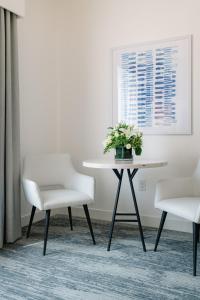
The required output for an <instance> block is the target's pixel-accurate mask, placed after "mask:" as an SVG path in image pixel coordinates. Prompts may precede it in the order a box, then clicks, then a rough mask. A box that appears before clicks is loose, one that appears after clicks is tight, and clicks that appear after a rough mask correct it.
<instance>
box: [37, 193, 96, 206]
mask: <svg viewBox="0 0 200 300" xmlns="http://www.w3.org/2000/svg"><path fill="white" fill-rule="evenodd" d="M41 196H42V199H43V203H44V210H47V209H54V208H62V207H68V206H79V205H84V204H89V203H92V202H93V199H91V198H90V197H89V196H88V195H86V194H84V193H81V192H79V191H74V190H68V189H55V190H52V189H50V190H45V191H41Z"/></svg>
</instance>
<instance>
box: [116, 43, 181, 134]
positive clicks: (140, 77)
mask: <svg viewBox="0 0 200 300" xmlns="http://www.w3.org/2000/svg"><path fill="white" fill-rule="evenodd" d="M177 54H178V47H177V46H172V47H163V48H155V49H153V50H151V49H150V50H146V51H131V52H129V51H127V52H122V53H121V55H120V72H119V97H120V102H119V103H120V119H121V120H122V121H124V122H127V123H130V124H136V125H138V127H140V128H149V127H156V126H170V125H172V124H176V122H177V115H176V87H177Z"/></svg>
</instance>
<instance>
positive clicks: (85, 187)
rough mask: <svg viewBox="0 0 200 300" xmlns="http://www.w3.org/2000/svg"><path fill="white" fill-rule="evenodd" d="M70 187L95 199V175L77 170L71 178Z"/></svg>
mask: <svg viewBox="0 0 200 300" xmlns="http://www.w3.org/2000/svg"><path fill="white" fill-rule="evenodd" d="M70 187H71V188H72V189H74V190H77V191H79V192H82V193H84V194H86V195H88V196H89V197H90V198H91V199H93V200H94V190H95V180H94V178H93V177H91V176H87V175H84V174H81V173H78V172H76V173H74V174H73V178H71V182H70Z"/></svg>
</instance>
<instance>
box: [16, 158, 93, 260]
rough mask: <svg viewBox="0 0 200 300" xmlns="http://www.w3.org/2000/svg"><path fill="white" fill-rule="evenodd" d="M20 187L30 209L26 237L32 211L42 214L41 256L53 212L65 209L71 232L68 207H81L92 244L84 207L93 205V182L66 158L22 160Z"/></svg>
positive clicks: (28, 232) (88, 218) (32, 214)
mask: <svg viewBox="0 0 200 300" xmlns="http://www.w3.org/2000/svg"><path fill="white" fill-rule="evenodd" d="M22 185H23V190H24V193H25V197H26V199H27V201H28V202H29V203H30V204H31V205H32V212H31V217H30V222H29V226H28V230H27V237H29V234H30V230H31V225H32V222H33V217H34V214H35V210H36V208H37V209H39V210H41V211H46V222H45V232H44V248H43V255H45V254H46V245H47V238H48V227H49V219H50V212H51V210H52V209H55V208H64V207H68V212H69V219H70V225H71V229H72V215H71V207H72V206H80V205H83V208H84V211H85V215H86V218H87V222H88V225H89V229H90V233H91V236H92V240H93V243H94V244H95V238H94V234H93V230H92V224H91V220H90V215H89V210H88V206H87V204H90V203H92V202H93V201H94V178H92V177H89V176H86V175H83V174H80V173H78V172H77V171H76V170H75V169H74V167H73V165H72V163H71V159H70V156H69V155H68V154H44V155H32V156H27V157H26V158H25V159H24V166H23V174H22Z"/></svg>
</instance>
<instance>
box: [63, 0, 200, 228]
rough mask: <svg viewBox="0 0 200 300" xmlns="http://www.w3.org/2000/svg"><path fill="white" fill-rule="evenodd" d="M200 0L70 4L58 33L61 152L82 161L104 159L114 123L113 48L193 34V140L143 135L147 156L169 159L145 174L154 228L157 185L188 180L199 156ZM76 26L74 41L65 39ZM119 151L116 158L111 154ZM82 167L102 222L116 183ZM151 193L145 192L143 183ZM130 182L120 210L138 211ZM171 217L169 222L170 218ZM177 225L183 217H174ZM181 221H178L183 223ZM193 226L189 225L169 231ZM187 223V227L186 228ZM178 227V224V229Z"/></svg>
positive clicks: (142, 203)
mask: <svg viewBox="0 0 200 300" xmlns="http://www.w3.org/2000/svg"><path fill="white" fill-rule="evenodd" d="M199 10H200V1H199V0H194V1H192V3H191V1H190V0H170V1H160V0H151V1H147V0H118V1H116V0H109V1H107V0H101V1H98V0H76V1H65V3H63V9H62V13H61V14H62V16H63V17H62V21H61V26H60V30H61V34H60V44H59V49H60V54H59V59H60V64H59V68H60V72H61V73H60V74H61V85H60V95H61V103H60V105H61V106H60V107H61V109H60V111H61V128H60V129H61V130H60V132H61V136H60V141H61V150H62V151H67V150H68V151H69V152H71V153H72V154H73V156H74V158H75V160H76V164H77V165H79V166H80V165H81V162H82V160H83V159H87V158H95V157H101V156H102V157H103V154H102V151H103V148H102V140H103V139H104V137H105V135H106V128H107V127H108V126H109V125H111V122H112V106H111V103H112V64H111V62H112V59H111V49H112V48H113V47H118V46H122V45H129V44H131V43H140V42H143V41H151V40H159V39H165V38H170V37H176V36H182V35H186V34H192V35H193V135H191V136H175V135H174V136H173V135H171V136H145V137H144V152H143V158H144V159H163V160H167V161H168V163H169V164H168V166H167V167H165V168H162V169H152V170H145V171H140V172H139V173H138V175H137V177H136V193H137V197H138V203H139V207H140V211H141V214H142V216H143V221H144V224H147V225H156V224H157V223H158V217H159V215H160V213H159V212H157V211H156V210H155V209H154V205H153V202H154V191H155V182H156V181H157V180H158V179H160V178H163V177H173V176H180V175H186V176H187V175H190V174H191V172H192V170H193V168H194V166H195V163H196V161H197V158H198V157H199V156H200V123H199V111H200V105H199V103H200V102H199V98H200V90H199V86H200V85H199V75H200V74H199V64H200V57H199V53H200V19H199V14H198V12H199ZM69 28H70V37H69V36H68V35H67V34H65V32H67V31H68V29H69ZM112 155H113V154H110V156H112ZM80 169H81V170H83V171H84V172H87V173H89V174H91V175H94V176H95V177H96V180H97V194H96V203H95V206H94V215H95V216H96V217H104V218H105V217H106V218H108V217H110V211H111V210H112V208H113V201H114V199H113V198H114V194H113V193H114V192H115V189H116V183H117V180H116V179H115V178H114V175H113V174H111V172H110V171H103V170H86V169H83V168H82V167H80ZM140 178H142V179H145V180H146V183H147V191H146V192H139V191H138V189H137V187H138V180H139V179H140ZM129 196H130V193H129V187H128V183H127V180H126V182H125V184H124V186H123V190H122V201H121V202H120V208H121V210H127V209H129V208H132V207H133V205H132V203H131V200H130V199H129ZM170 218H171V219H170ZM175 220H177V219H175ZM177 222H178V221H177ZM171 224H173V226H172V227H174V226H175V225H176V226H179V227H176V228H180V227H181V229H187V230H188V229H190V226H189V225H187V224H186V225H182V221H181V223H176V222H175V223H174V222H173V217H169V218H168V226H169V227H170V226H171ZM184 226H185V227H184ZM174 228H175V227H174Z"/></svg>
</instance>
